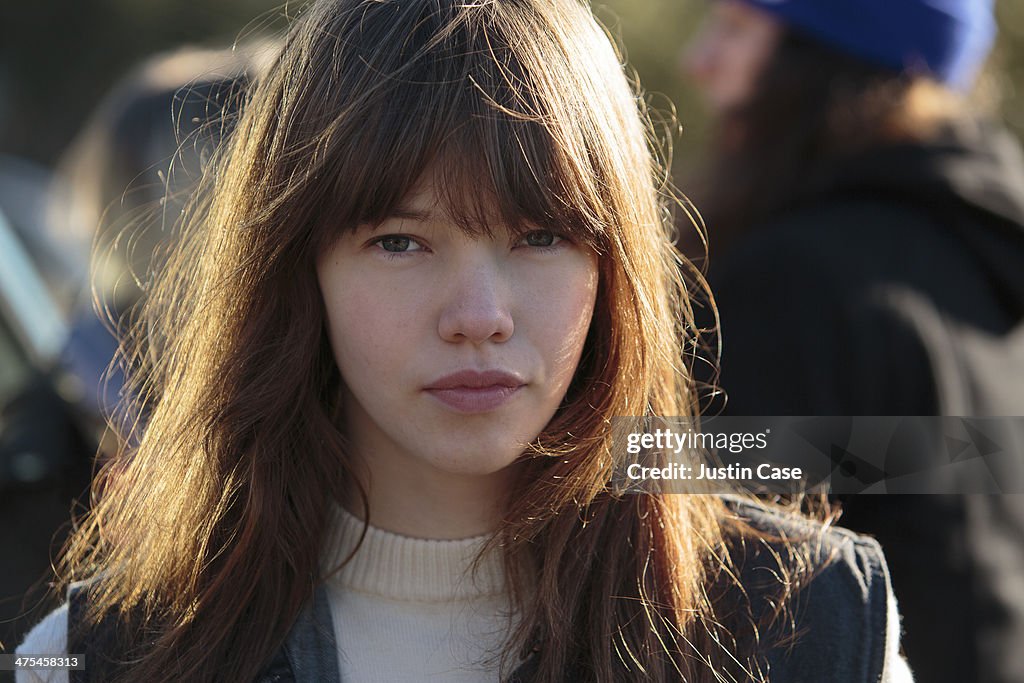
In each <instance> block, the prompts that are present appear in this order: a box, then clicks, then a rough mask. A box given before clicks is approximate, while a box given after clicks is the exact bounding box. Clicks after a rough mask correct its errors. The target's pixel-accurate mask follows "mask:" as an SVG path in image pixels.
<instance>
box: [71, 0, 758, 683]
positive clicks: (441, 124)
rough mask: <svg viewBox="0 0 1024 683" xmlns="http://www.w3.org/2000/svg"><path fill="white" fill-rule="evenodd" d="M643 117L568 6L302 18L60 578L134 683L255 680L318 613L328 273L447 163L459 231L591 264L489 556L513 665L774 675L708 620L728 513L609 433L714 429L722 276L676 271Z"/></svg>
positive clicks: (328, 392) (400, 1) (175, 277)
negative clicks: (320, 269) (716, 316)
mask: <svg viewBox="0 0 1024 683" xmlns="http://www.w3.org/2000/svg"><path fill="white" fill-rule="evenodd" d="M648 120H649V119H648V118H647V116H646V112H645V111H644V108H643V104H642V100H641V99H640V98H639V96H638V94H636V93H635V92H634V91H633V90H632V89H631V88H630V84H629V80H628V78H627V77H626V75H625V74H624V72H623V69H622V67H621V60H620V57H619V55H618V54H617V53H616V52H615V50H614V48H613V47H612V45H611V43H610V42H609V40H608V38H607V36H606V35H605V34H604V33H603V31H602V30H601V29H600V27H599V26H598V25H597V23H596V22H595V21H594V20H593V17H592V16H591V14H590V11H589V9H588V8H587V7H586V6H585V5H584V4H582V3H580V2H578V1H577V0H558V1H543V2H541V1H539V0H481V1H480V2H473V3H465V2H454V1H449V0H322V1H320V2H316V3H314V4H312V5H310V6H309V7H308V8H306V10H305V11H304V13H303V15H302V16H301V17H300V18H299V20H298V21H297V22H296V23H295V24H294V26H293V27H292V28H291V30H290V32H289V33H288V35H287V37H286V39H285V42H284V45H283V48H282V49H281V52H280V54H279V56H278V57H277V59H276V62H275V63H274V64H273V65H272V66H271V68H270V69H269V71H268V73H267V74H266V75H265V76H264V77H263V78H262V79H261V80H260V81H259V82H258V84H257V85H256V87H255V89H254V90H252V92H251V93H250V94H249V96H248V100H247V101H246V102H245V103H244V105H243V106H242V109H241V115H240V119H239V121H238V122H237V126H236V127H235V132H234V134H233V136H232V138H231V140H230V143H229V144H228V145H226V146H225V147H224V148H223V150H222V151H221V153H220V156H219V158H218V159H216V160H215V163H214V164H213V166H212V167H211V170H210V171H209V172H208V173H207V174H206V179H205V182H206V183H207V188H206V190H205V191H203V192H201V193H199V194H198V195H197V196H198V197H200V198H202V199H199V200H197V203H196V205H195V206H194V207H192V209H191V211H190V212H188V214H187V216H186V221H185V223H184V227H183V228H182V231H181V234H180V235H179V236H178V248H177V249H176V251H175V253H174V254H173V255H172V257H171V258H170V260H169V262H168V265H167V267H166V268H165V269H164V271H163V272H162V274H161V276H160V278H159V279H158V284H157V286H156V287H155V289H154V290H153V291H152V292H150V293H149V295H148V299H147V301H146V303H145V309H144V313H143V317H142V319H141V321H140V324H139V327H138V331H137V332H138V334H139V336H140V340H142V341H143V343H142V344H141V345H140V348H143V349H145V351H144V352H143V353H142V355H138V356H136V357H135V358H133V359H132V361H133V362H132V367H135V368H138V369H139V372H138V375H137V376H138V379H137V384H136V386H135V389H136V391H135V394H136V395H137V396H139V397H140V401H141V405H140V406H137V407H135V408H134V409H133V411H132V413H131V414H133V415H139V416H145V428H144V429H142V428H141V427H140V428H139V429H138V434H139V435H140V438H138V439H136V440H133V439H128V440H126V444H127V445H125V446H124V447H123V448H122V449H121V452H120V453H119V455H118V456H117V457H116V458H114V459H113V460H112V461H110V462H109V463H108V464H107V465H106V466H105V467H104V468H103V470H102V471H101V472H100V473H99V476H98V478H97V481H96V484H95V488H94V492H95V494H96V496H97V500H96V501H95V504H94V506H93V510H92V512H91V513H90V515H89V516H88V517H87V518H86V519H85V520H84V521H83V522H82V524H81V525H80V527H79V528H78V529H77V532H76V534H75V536H74V538H73V539H72V542H71V545H70V547H69V551H68V553H67V554H66V557H65V562H64V565H63V575H64V576H65V577H66V578H67V579H71V578H75V579H82V578H90V577H91V578H94V579H95V585H94V587H93V589H92V590H91V593H90V600H91V601H90V609H89V612H88V614H87V615H86V616H87V618H86V621H85V622H84V626H85V627H89V626H91V625H93V624H95V623H97V622H99V621H100V620H101V619H103V618H104V617H106V618H108V619H109V618H111V615H114V617H115V618H116V619H118V620H120V622H121V623H122V624H124V625H125V627H124V628H122V629H121V630H120V632H119V638H120V643H119V644H118V648H117V653H116V654H117V657H118V658H119V659H121V660H123V661H124V662H130V665H126V666H123V667H121V671H122V673H123V676H122V678H121V680H146V681H172V680H174V681H177V680H190V681H210V680H222V679H230V680H239V681H245V680H251V679H252V678H253V677H255V676H256V675H257V674H258V672H259V671H260V669H261V667H262V666H263V665H264V664H265V663H266V662H267V661H268V659H269V658H270V656H271V655H272V654H273V653H274V651H275V650H276V649H277V648H278V647H279V646H280V645H281V643H282V642H283V640H284V639H285V636H286V635H287V633H288V631H289V628H290V626H291V624H292V623H293V622H294V620H295V618H296V616H297V614H298V612H299V610H300V608H301V606H302V605H303V604H304V603H305V602H306V601H307V600H309V599H310V597H311V595H312V592H313V589H314V586H315V585H316V583H317V582H318V581H319V580H321V578H322V577H321V574H320V571H319V560H320V557H319V555H320V551H321V547H322V546H323V543H324V540H325V533H326V531H327V525H328V519H329V513H330V511H331V507H332V505H333V504H334V502H335V501H337V500H339V499H341V497H342V492H343V490H344V486H343V485H344V484H345V482H346V481H347V480H348V478H349V477H350V476H352V475H351V466H350V465H351V463H350V460H349V456H348V453H347V451H346V443H345V434H344V426H343V425H339V424H337V421H336V419H335V413H336V408H337V402H338V396H339V393H340V392H339V386H340V385H339V383H340V381H341V380H340V377H339V373H338V371H337V368H336V367H335V364H334V361H333V358H332V355H331V352H330V347H329V345H328V343H327V339H326V336H325V333H324V329H323V323H324V320H323V319H324V315H323V311H322V306H323V304H322V300H321V296H320V293H319V291H318V288H317V283H316V276H315V266H314V264H315V260H316V257H317V255H318V254H319V253H320V252H321V251H322V250H323V249H324V248H326V247H327V246H328V245H329V244H331V242H332V241H333V240H334V239H336V238H337V236H338V235H339V234H341V232H342V231H345V230H351V229H353V228H355V227H356V226H358V225H360V224H365V223H374V222H377V221H380V220H382V219H384V218H385V217H387V216H388V215H389V213H390V212H391V211H392V210H393V209H394V208H395V207H396V205H397V204H398V202H399V201H401V200H402V199H403V197H404V196H405V195H406V194H407V193H408V192H409V190H410V189H411V188H413V187H414V186H415V184H416V182H417V181H418V180H419V179H420V178H421V177H422V175H423V173H424V172H425V171H426V170H427V169H428V168H430V169H431V170H432V171H434V170H439V172H440V174H441V177H442V178H443V180H444V182H442V183H441V187H442V188H445V189H446V190H447V191H448V194H449V195H450V196H449V197H448V199H449V204H450V205H451V206H452V207H453V208H455V209H458V210H457V211H454V213H455V214H456V215H459V216H462V217H463V218H464V219H465V220H463V221H461V222H463V223H465V227H466V229H479V226H480V224H481V223H480V220H479V219H480V218H481V217H483V216H486V215H489V214H490V211H489V210H493V209H495V208H496V209H497V210H498V212H500V216H501V217H502V218H503V219H504V220H505V222H506V223H507V224H508V225H517V224H522V223H530V224H535V225H541V226H558V228H559V230H562V231H566V230H568V231H569V232H571V233H572V235H574V236H575V238H577V239H579V240H580V241H583V242H585V243H586V244H589V245H590V246H592V247H593V248H594V249H595V250H596V251H597V252H598V254H599V264H600V265H599V268H600V284H599V292H598V297H597V304H596V309H595V314H594V318H593V323H592V327H591V330H590V332H589V336H588V339H587V342H586V347H585V349H584V353H583V357H582V359H581V361H580V364H579V367H578V369H577V373H576V376H575V379H574V382H573V384H572V386H571V387H570V390H569V392H568V393H567V396H566V398H565V400H564V402H563V405H562V406H561V408H560V409H559V411H558V412H557V414H556V415H555V417H554V418H553V420H552V421H551V423H550V424H549V425H548V426H547V428H546V429H545V430H544V432H543V433H542V434H541V435H539V436H538V438H537V440H536V442H535V443H534V444H533V445H532V447H531V449H530V451H529V452H528V453H526V454H524V456H523V457H524V462H523V463H521V464H522V467H521V472H522V476H521V477H520V478H519V480H518V483H517V484H516V487H515V490H514V491H511V492H510V495H509V501H510V502H509V504H508V506H507V514H506V516H505V520H504V522H503V524H502V526H501V528H500V529H499V530H498V532H497V533H496V534H495V537H494V539H493V541H492V544H491V546H492V547H499V548H500V551H501V552H502V553H503V554H504V557H505V561H506V566H507V569H508V572H509V575H510V577H511V578H512V580H511V582H510V583H511V586H512V593H513V598H514V600H515V602H516V605H517V607H518V611H519V613H520V614H521V619H520V620H519V622H518V623H517V626H516V628H515V631H514V635H513V637H512V639H511V641H510V644H509V646H508V648H507V651H506V653H505V654H506V656H507V661H506V662H505V663H506V664H511V663H513V662H514V661H515V659H517V658H518V657H519V656H521V655H522V654H523V653H524V652H526V651H528V650H529V649H530V648H531V646H533V645H534V644H535V643H537V642H543V647H542V648H541V650H540V654H539V669H538V674H537V678H536V680H537V681H552V682H553V681H560V680H563V679H564V678H565V676H566V675H567V672H569V671H572V670H577V671H583V672H586V676H587V677H588V678H593V679H594V680H599V681H612V680H623V679H633V680H635V679H638V678H643V679H645V680H654V681H662V680H678V679H680V678H683V679H685V680H689V681H703V680H734V679H735V680H738V679H741V678H743V679H746V678H747V677H753V675H754V674H753V673H751V672H750V667H748V663H747V662H746V661H745V660H744V661H740V659H742V658H740V659H736V658H735V657H736V656H738V655H737V653H736V652H733V650H734V649H736V648H733V647H732V646H731V645H730V638H731V637H732V635H734V634H730V633H729V632H728V629H725V628H723V627H722V626H721V625H720V624H719V623H718V622H717V621H716V615H715V614H714V604H713V603H714V601H715V597H714V596H715V593H714V591H713V590H712V589H711V588H710V587H712V586H714V585H716V581H719V580H720V579H721V578H722V576H724V575H727V574H728V572H727V564H728V563H727V562H726V561H725V560H724V559H723V558H724V557H725V556H726V548H725V545H726V544H725V540H724V531H723V526H722V521H721V520H722V519H723V518H725V516H726V515H724V513H723V508H722V503H721V501H720V499H718V498H716V497H712V496H697V495H692V496H681V495H675V496H661V495H654V494H649V495H631V496H617V495H615V494H614V493H613V492H612V491H611V489H610V486H609V483H608V482H609V481H610V478H611V472H612V468H613V464H614V458H615V457H616V456H615V454H614V453H613V451H612V447H611V431H612V430H611V429H610V427H609V422H610V419H611V418H612V417H615V416H629V415H632V416H637V417H638V418H642V417H643V416H647V415H684V416H685V415H693V414H694V413H695V396H694V389H693V385H692V382H691V379H690V373H689V370H688V367H687V361H686V359H687V358H689V357H691V356H692V354H693V352H694V349H695V345H696V344H697V343H698V339H697V335H696V332H695V330H694V328H693V315H692V311H691V310H690V305H689V299H688V297H687V291H688V288H695V287H700V286H702V280H701V279H700V276H699V273H697V272H695V271H693V270H692V269H690V268H689V267H688V266H687V264H686V263H685V262H683V261H682V260H681V259H680V258H679V256H678V253H677V251H676V250H675V248H674V247H673V241H674V235H673V234H672V216H671V215H670V214H671V211H670V207H671V206H673V205H675V204H676V203H677V198H676V197H675V196H674V194H673V192H672V191H671V189H670V187H669V186H668V184H667V183H666V182H665V171H664V164H663V163H659V162H657V161H656V160H655V158H654V156H653V155H652V153H651V149H652V147H651V144H652V143H654V142H655V140H654V134H653V131H652V129H651V127H650V125H649V124H647V123H645V122H647V121H648ZM467 188H471V189H472V190H473V192H469V191H467ZM474 226H475V227H474ZM144 340H148V343H146V342H145V341H144ZM569 549H571V551H570V550H569ZM112 654H113V653H112ZM99 664H100V663H99V662H90V667H91V668H92V667H98V666H99ZM755 668H756V667H755ZM98 670H99V669H97V668H93V675H99V674H97V673H96V672H97V671H98ZM730 671H731V672H733V673H729V672H730Z"/></svg>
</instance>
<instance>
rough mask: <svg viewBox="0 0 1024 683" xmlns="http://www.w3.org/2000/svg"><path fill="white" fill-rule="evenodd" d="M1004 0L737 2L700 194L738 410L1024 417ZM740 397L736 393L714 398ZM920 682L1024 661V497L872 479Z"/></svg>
mask: <svg viewBox="0 0 1024 683" xmlns="http://www.w3.org/2000/svg"><path fill="white" fill-rule="evenodd" d="M994 33H995V23H994V19H993V14H992V3H991V2H990V1H988V0H946V1H945V2H937V1H936V0H895V1H894V0H832V1H830V2H820V1H819V0H791V1H789V2H769V1H768V0H742V1H741V0H718V1H716V2H714V3H712V5H711V8H710V14H709V18H708V20H707V21H706V23H705V25H704V27H703V29H702V30H701V31H700V33H699V34H698V36H697V37H696V39H695V40H694V41H693V42H692V43H691V44H690V45H689V46H688V48H687V50H686V53H685V60H686V66H687V69H688V72H689V75H690V76H691V77H692V79H693V80H694V81H695V82H696V84H697V85H698V87H699V88H700V90H701V91H702V92H703V94H704V95H705V97H706V100H707V101H708V103H709V105H710V107H711V109H712V110H713V111H714V113H715V114H716V117H717V121H716V133H715V136H714V140H713V142H712V145H711V150H710V151H711V154H710V162H708V163H707V164H706V165H705V167H704V168H703V169H700V172H699V173H697V174H696V175H697V177H698V178H699V179H700V180H701V181H702V182H703V186H704V191H703V192H697V193H696V194H695V198H696V204H697V206H698V208H699V209H700V210H701V212H702V214H703V215H704V217H705V219H706V222H707V226H708V231H709V236H710V255H709V272H708V278H709V281H710V284H711V288H712V291H713V292H714V293H715V298H716V301H717V304H718V307H719V312H720V333H721V344H722V345H721V357H720V371H721V373H720V377H719V382H720V386H721V387H722V389H723V390H724V392H725V394H726V395H727V402H726V404H725V407H724V410H725V412H727V413H728V414H733V415H971V416H1000V415H1024V162H1022V155H1021V149H1020V146H1019V144H1018V142H1017V140H1016V139H1014V137H1013V136H1011V135H1010V134H1009V133H1008V132H1007V131H1006V130H1005V129H1004V128H1003V127H1001V126H1000V125H999V124H998V123H997V122H995V121H994V120H992V119H991V118H989V117H985V116H982V115H979V113H978V112H977V111H975V107H974V106H973V102H972V98H971V97H970V96H968V94H967V93H968V92H969V90H970V88H971V87H972V85H973V84H974V83H975V81H976V78H977V74H978V72H979V70H980V67H981V65H982V63H983V61H984V60H985V58H986V55H987V54H988V51H989V48H990V46H991V44H992V41H993V37H994ZM719 407H721V406H719ZM845 507H846V513H845V515H844V518H843V523H844V524H846V525H848V526H850V527H851V528H854V529H855V530H858V531H861V532H868V533H871V534H873V535H875V536H876V537H877V538H878V540H879V541H880V542H881V543H882V545H883V547H884V548H885V551H886V555H887V556H888V557H889V560H890V563H891V567H892V573H893V581H894V587H895V590H896V593H897V596H898V598H899V600H900V605H901V609H902V611H903V612H904V615H905V619H904V628H905V632H906V637H905V639H904V648H905V652H906V653H907V656H908V659H909V661H910V665H911V667H912V668H913V669H914V671H915V675H916V676H917V677H918V678H919V680H922V681H935V682H942V681H950V682H953V681H956V682H957V683H967V682H970V681H985V682H986V683H996V682H999V683H1004V682H1005V683H1009V682H1010V681H1021V680H1024V650H1022V649H1021V648H1020V643H1021V642H1024V499H1022V497H1021V496H1014V495H1004V496H981V495H964V496H937V495H931V496H925V495H920V496H896V495H889V496H861V497H857V498H853V499H850V500H847V501H846V505H845Z"/></svg>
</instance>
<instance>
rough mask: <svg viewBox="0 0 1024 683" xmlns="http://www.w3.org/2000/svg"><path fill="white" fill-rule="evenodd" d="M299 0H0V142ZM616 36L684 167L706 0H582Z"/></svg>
mask: <svg viewBox="0 0 1024 683" xmlns="http://www.w3.org/2000/svg"><path fill="white" fill-rule="evenodd" d="M301 4H302V3H301V2H292V3H289V4H281V3H280V0H217V1H216V2H205V3H197V2H187V1H185V0H43V2H38V3H31V2H16V1H14V0H8V1H7V2H4V3H3V4H2V6H0V153H13V154H17V155H21V156H25V157H28V158H32V159H35V160H37V161H41V162H43V163H52V162H53V161H54V160H55V159H56V157H57V156H58V155H59V154H60V152H61V151H62V150H63V148H64V147H65V146H66V144H67V143H68V142H69V141H70V139H71V138H72V137H73V136H74V134H75V132H76V131H77V129H78V128H79V127H80V126H81V125H82V123H83V122H84V121H85V119H86V118H87V117H88V115H89V112H90V111H91V110H92V108H93V107H94V106H95V104H96V103H97V101H98V100H99V99H100V97H102V95H103V94H104V93H105V92H106V91H107V90H108V89H109V88H110V87H111V85H112V84H113V83H114V82H115V81H116V80H117V79H118V78H119V77H121V76H122V75H124V74H125V73H127V72H128V71H129V70H130V69H131V67H132V66H133V65H134V64H136V63H138V62H139V61H140V60H141V59H143V58H145V57H147V56H149V55H152V54H154V53H156V52H160V51H163V50H167V49H170V48H173V47H177V46H180V45H183V44H202V45H228V44H231V43H232V42H234V41H235V40H244V39H245V38H247V37H249V36H253V35H258V34H260V33H263V32H266V31H268V30H274V29H276V28H279V27H280V26H282V25H283V22H282V18H283V17H284V16H285V15H287V14H294V13H295V12H296V11H297V8H298V7H300V6H301ZM593 4H594V7H595V11H596V13H597V14H598V16H599V17H600V18H601V19H602V20H603V21H604V22H605V24H606V25H607V26H608V27H609V29H610V31H611V32H612V33H613V35H615V36H616V37H617V39H618V41H619V43H620V45H622V46H624V49H625V51H626V53H627V57H628V60H629V62H630V64H631V65H632V67H633V68H635V69H636V71H637V73H638V74H639V76H640V79H641V81H642V83H643V85H644V87H645V88H646V91H647V93H648V94H649V101H650V103H651V105H652V106H653V107H655V108H656V109H657V110H659V111H661V112H668V111H671V108H672V103H674V106H675V109H676V112H677V115H678V121H679V123H680V124H681V126H682V135H681V137H680V136H678V135H676V136H675V140H674V142H675V148H676V150H675V155H676V162H677V163H676V167H677V168H679V167H681V166H685V164H686V159H687V158H689V156H690V155H691V151H692V150H693V149H694V148H695V147H696V143H697V141H699V140H700V139H701V137H702V131H703V130H705V126H706V119H705V114H704V111H703V110H702V108H701V106H700V104H699V102H697V101H696V100H695V98H694V95H693V93H692V91H691V90H690V89H689V88H688V87H687V86H686V84H685V82H684V80H683V77H682V73H681V67H680V53H681V50H682V46H683V45H684V44H685V41H686V40H687V39H688V38H689V36H690V35H691V34H692V33H693V31H694V30H695V29H696V27H697V25H698V24H699V21H700V18H701V15H702V14H703V13H704V11H705V9H706V6H707V0H594V3H593ZM997 6H998V12H999V26H1000V29H1001V36H1000V41H999V45H998V48H997V50H996V53H995V55H994V56H993V60H992V63H991V66H990V69H989V71H990V76H991V78H990V82H991V83H993V84H994V86H995V87H994V88H989V91H990V92H991V91H997V92H998V93H999V94H1000V96H1001V105H1000V110H1001V112H1002V115H1003V117H1004V118H1005V119H1006V120H1007V121H1008V123H1009V124H1010V125H1011V126H1012V127H1013V128H1014V129H1015V130H1016V131H1017V132H1018V133H1024V106H1022V105H1024V92H1022V90H1024V2H1021V0H998V4H997Z"/></svg>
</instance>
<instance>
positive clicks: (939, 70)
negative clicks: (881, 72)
mask: <svg viewBox="0 0 1024 683" xmlns="http://www.w3.org/2000/svg"><path fill="white" fill-rule="evenodd" d="M743 1H744V2H746V3H747V4H749V5H752V6H754V7H756V8H758V9H760V10H762V11H764V12H767V13H769V14H771V15H773V16H775V17H777V18H778V19H779V20H780V21H782V23H784V24H787V25H790V26H792V27H793V28H795V29H797V30H800V31H803V32H804V33H806V34H808V35H810V36H812V37H814V38H817V39H818V40H820V41H821V42H823V43H826V44H828V45H831V46H833V47H835V48H837V49H839V50H841V51H843V52H847V53H849V54H851V55H854V56H856V57H860V58H862V59H865V60H867V61H870V62H873V63H876V64H879V65H881V66H887V67H890V68H892V69H896V70H900V71H902V70H904V69H909V70H911V71H916V70H922V69H923V70H924V71H926V72H927V73H929V74H930V75H932V76H933V77H934V78H936V79H937V80H939V81H941V82H942V83H945V84H946V85H949V86H951V87H953V88H956V89H959V90H966V89H968V88H970V87H971V85H972V84H973V82H974V78H975V76H976V75H977V73H978V70H979V69H980V68H981V65H982V63H983V62H984V61H985V57H987V56H988V52H989V50H990V49H991V47H992V42H993V40H994V38H995V33H996V27H995V19H994V17H993V12H992V3H993V0H743Z"/></svg>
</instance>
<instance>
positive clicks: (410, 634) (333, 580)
mask: <svg viewBox="0 0 1024 683" xmlns="http://www.w3.org/2000/svg"><path fill="white" fill-rule="evenodd" d="M362 528H363V522H362V521H360V520H359V519H357V518H356V517H354V516H353V515H351V514H350V513H348V512H346V511H345V510H343V509H342V508H340V507H339V508H337V509H336V511H335V515H334V520H333V525H332V536H331V538H330V540H329V542H328V543H327V547H326V552H325V553H324V561H323V566H324V570H325V572H329V571H330V570H331V569H332V568H334V567H336V566H338V565H339V564H340V563H341V562H342V561H344V559H345V558H346V557H347V556H348V554H349V552H350V551H351V549H352V548H353V547H355V545H356V542H357V541H358V539H359V535H360V533H361V532H362ZM486 540H487V536H477V537H474V538H467V539H464V540H456V541H440V540H428V539H420V538H410V537H407V536H401V535H399V534H394V533H391V532H388V531H383V530H381V529H378V528H376V527H373V526H371V527H369V528H368V530H367V533H366V538H365V539H363V542H362V545H361V546H360V547H359V550H358V551H357V552H356V554H355V556H354V557H353V558H352V560H351V561H350V562H348V563H347V564H346V565H345V566H344V567H342V568H341V569H340V570H339V571H338V572H337V573H335V574H333V575H332V576H331V577H330V578H329V579H328V582H327V592H328V596H329V600H330V606H331V617H332V619H333V621H334V633H335V638H336V640H337V643H338V664H339V668H340V671H341V680H342V681H359V682H360V683H374V682H377V681H379V682H381V683H383V682H387V683H401V682H402V681H410V682H411V681H446V682H447V681H451V682H452V683H459V682H465V683H468V682H470V681H488V682H493V681H495V680H498V678H499V668H498V667H499V661H498V655H500V652H501V649H502V647H503V646H504V644H505V642H506V639H507V636H508V634H509V629H510V625H511V624H510V621H509V618H508V615H509V611H510V609H511V606H510V603H509V600H508V598H507V594H506V591H505V581H504V571H503V568H502V564H501V557H500V555H499V554H498V553H496V552H492V553H489V554H488V555H486V556H485V557H484V558H483V561H482V562H481V563H480V564H479V565H478V566H477V568H476V571H475V572H471V571H470V567H471V564H472V562H473V559H474V557H475V556H476V554H477V553H478V551H479V550H480V549H481V548H482V546H483V544H484V542H485V541H486ZM489 658H490V659H491V660H492V661H488V659H489Z"/></svg>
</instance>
